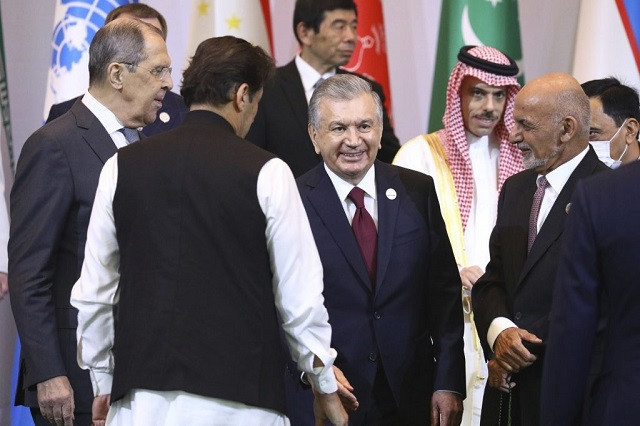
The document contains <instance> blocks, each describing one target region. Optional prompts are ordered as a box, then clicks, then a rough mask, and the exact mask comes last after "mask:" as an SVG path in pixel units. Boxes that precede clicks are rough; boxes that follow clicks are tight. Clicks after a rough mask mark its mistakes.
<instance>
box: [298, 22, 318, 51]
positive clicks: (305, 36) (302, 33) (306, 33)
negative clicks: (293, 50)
mask: <svg viewBox="0 0 640 426" xmlns="http://www.w3.org/2000/svg"><path fill="white" fill-rule="evenodd" d="M315 33H316V32H315V31H313V28H312V27H307V26H305V25H304V22H298V24H297V25H296V34H297V35H298V38H299V39H300V43H301V44H302V46H309V45H311V42H312V37H313V36H314V35H315Z"/></svg>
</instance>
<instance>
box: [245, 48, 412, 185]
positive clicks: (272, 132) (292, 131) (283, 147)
mask: <svg viewBox="0 0 640 426" xmlns="http://www.w3.org/2000/svg"><path fill="white" fill-rule="evenodd" d="M338 73H345V74H346V73H348V72H347V71H345V70H343V69H341V68H338ZM350 74H351V73H350ZM356 75H358V76H359V77H362V78H364V79H365V80H367V81H368V82H369V83H371V85H372V87H373V90H374V91H375V92H376V93H377V94H378V95H379V96H380V99H382V102H383V103H384V99H385V97H384V93H383V92H382V86H380V85H379V84H378V83H376V82H374V81H371V80H369V79H367V78H366V77H363V76H361V75H359V74H356ZM308 110H309V106H308V105H307V98H306V97H305V94H304V87H303V86H302V80H301V79H300V74H299V73H298V68H297V67H296V64H295V61H291V62H289V63H288V64H287V65H285V66H283V67H280V68H278V69H277V70H276V75H275V77H274V78H273V80H272V81H270V82H269V83H268V84H267V85H266V86H265V88H264V93H263V95H262V99H261V100H260V106H259V108H258V113H257V115H256V118H255V120H254V122H253V125H252V126H251V129H250V130H249V134H248V135H247V140H248V141H250V142H253V143H254V144H256V145H258V146H259V147H262V148H264V149H266V150H267V151H269V152H272V153H274V154H275V155H277V156H278V157H280V158H281V159H282V160H283V161H284V162H285V163H287V164H288V165H289V167H291V171H293V174H294V176H296V177H298V176H300V175H302V174H303V173H305V172H307V171H309V170H310V169H311V168H312V167H313V166H315V165H316V164H318V163H319V162H321V158H320V156H319V155H318V154H316V152H315V150H314V148H313V143H312V142H311V138H310V137H309V133H308V131H307V125H308V122H309V113H308ZM398 149H400V143H399V142H398V138H397V137H396V136H395V134H394V133H393V127H391V122H390V121H389V117H388V116H387V111H386V109H385V110H384V114H383V130H382V149H380V151H378V159H379V160H381V161H384V162H385V163H391V161H393V157H395V155H396V153H397V152H398Z"/></svg>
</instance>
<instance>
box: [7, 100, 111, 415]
mask: <svg viewBox="0 0 640 426" xmlns="http://www.w3.org/2000/svg"><path fill="white" fill-rule="evenodd" d="M115 152H116V146H115V144H114V143H113V141H112V140H111V137H109V135H108V134H107V132H106V131H105V129H104V127H102V125H101V124H100V122H99V121H98V119H97V118H96V117H95V116H94V115H93V114H92V113H91V112H90V111H89V110H88V109H87V107H86V106H84V104H83V103H82V102H77V103H75V104H74V105H73V106H72V107H71V110H70V111H69V112H67V113H66V114H64V115H63V116H61V117H60V118H59V119H58V120H55V121H53V122H51V123H49V124H46V125H45V126H43V127H41V128H40V129H39V130H37V131H36V132H35V133H34V134H33V135H31V136H30V137H29V139H27V141H26V142H25V144H24V147H23V148H22V152H21V153H20V158H19V160H18V165H17V170H16V178H15V183H14V184H13V188H12V190H11V232H10V238H9V277H11V278H10V279H9V289H10V291H11V307H12V309H13V315H14V317H15V320H16V325H17V328H18V333H19V335H20V340H21V342H22V353H21V368H20V378H19V382H20V383H19V388H18V391H17V394H16V403H18V404H24V405H28V406H30V407H38V403H37V397H36V393H35V392H34V391H35V385H36V384H37V383H40V382H42V381H44V380H48V379H51V378H53V377H56V376H61V375H66V376H68V377H69V380H70V382H71V385H72V387H73V389H74V396H75V408H76V411H77V412H89V413H90V412H91V403H92V400H93V392H92V388H91V382H90V380H89V374H88V372H87V371H83V370H80V368H79V367H78V363H77V361H76V350H77V348H76V336H75V329H76V327H77V310H75V309H74V308H73V307H72V306H71V305H70V303H69V297H70V294H71V288H72V286H73V284H74V283H75V282H76V280H77V279H78V277H79V276H80V268H81V266H82V261H83V259H84V245H85V242H86V238H87V226H88V224H89V216H90V214H91V207H92V205H93V199H94V196H95V192H96V188H97V186H98V177H99V175H100V170H101V169H102V166H103V165H104V163H105V161H106V160H107V159H109V157H111V156H112V155H113V154H115Z"/></svg>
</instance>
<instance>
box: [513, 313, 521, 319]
mask: <svg viewBox="0 0 640 426" xmlns="http://www.w3.org/2000/svg"><path fill="white" fill-rule="evenodd" d="M514 318H515V319H516V321H518V320H520V318H522V312H516V314H515V315H514Z"/></svg>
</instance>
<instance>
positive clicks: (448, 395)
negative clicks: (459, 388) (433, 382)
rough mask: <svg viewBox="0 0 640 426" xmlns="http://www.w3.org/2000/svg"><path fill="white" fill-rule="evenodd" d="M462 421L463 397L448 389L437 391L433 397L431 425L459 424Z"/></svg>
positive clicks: (452, 425)
mask: <svg viewBox="0 0 640 426" xmlns="http://www.w3.org/2000/svg"><path fill="white" fill-rule="evenodd" d="M461 421H462V398H460V396H459V395H458V394H455V393H453V392H447V391H435V392H434V393H433V396H432V397H431V426H449V425H451V426H454V425H455V426H458V425H459V424H460V422H461Z"/></svg>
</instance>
